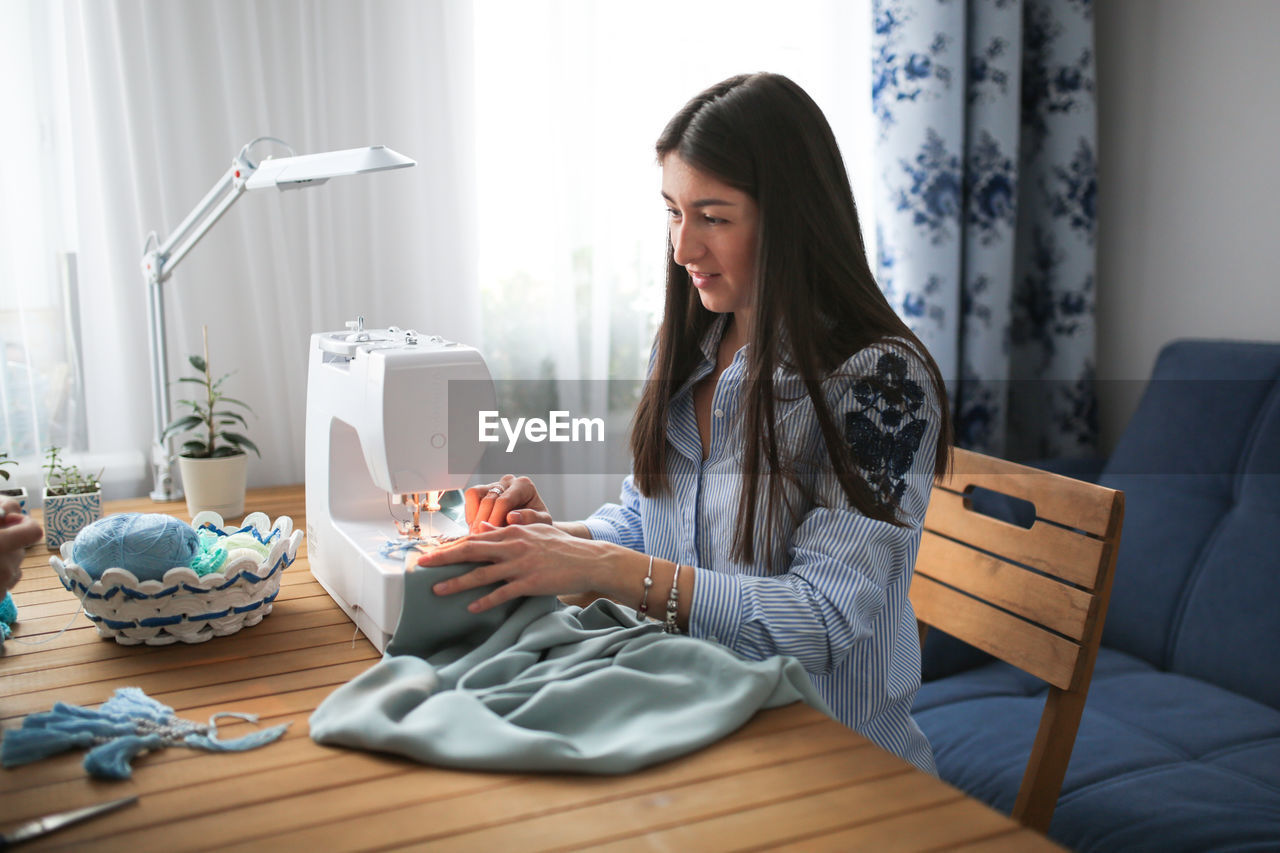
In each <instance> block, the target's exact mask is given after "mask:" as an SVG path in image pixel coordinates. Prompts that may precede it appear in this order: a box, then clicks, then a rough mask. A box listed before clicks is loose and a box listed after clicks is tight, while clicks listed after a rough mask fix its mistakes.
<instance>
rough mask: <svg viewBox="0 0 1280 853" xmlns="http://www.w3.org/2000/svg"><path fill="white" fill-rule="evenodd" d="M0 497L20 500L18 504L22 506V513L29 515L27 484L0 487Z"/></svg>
mask: <svg viewBox="0 0 1280 853" xmlns="http://www.w3.org/2000/svg"><path fill="white" fill-rule="evenodd" d="M0 498H10V499H11V500H15V501H17V502H18V506H20V507H22V514H23V515H27V514H28V513H27V489H26V486H23V487H21V488H17V489H0Z"/></svg>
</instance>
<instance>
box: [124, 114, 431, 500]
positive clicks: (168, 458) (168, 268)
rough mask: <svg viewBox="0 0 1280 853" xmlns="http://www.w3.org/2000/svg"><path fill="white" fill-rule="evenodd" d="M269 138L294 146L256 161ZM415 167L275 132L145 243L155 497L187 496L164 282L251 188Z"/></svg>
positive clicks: (387, 155) (389, 154)
mask: <svg viewBox="0 0 1280 853" xmlns="http://www.w3.org/2000/svg"><path fill="white" fill-rule="evenodd" d="M268 141H269V142H276V143H279V144H280V145H283V146H284V147H285V148H288V149H289V156H288V157H281V158H279V159H274V158H271V157H268V158H267V159H265V160H262V161H259V162H258V163H254V162H253V161H252V160H250V159H249V149H251V148H252V147H253V146H254V145H257V144H258V143H259V142H268ZM413 165H415V162H414V161H413V160H411V159H410V158H408V157H405V156H404V155H403V154H399V153H397V152H395V151H392V150H391V149H390V148H387V147H386V146H383V145H373V146H370V147H368V148H350V149H347V150H344V151H327V152H325V153H323V154H304V155H302V156H298V155H296V154H294V151H293V149H292V148H289V145H288V144H287V143H285V142H282V141H281V140H279V139H276V138H274V137H271V136H262V137H259V138H257V139H255V140H253V141H252V142H250V143H248V144H246V145H245V146H244V147H243V148H241V149H240V153H239V154H237V155H236V156H235V158H234V159H233V160H232V161H231V166H230V168H228V169H227V171H226V174H224V175H223V176H222V178H221V179H220V180H219V181H218V182H217V183H216V184H214V186H213V189H211V190H209V192H208V193H207V194H206V195H205V197H204V198H202V199H201V200H200V203H199V204H197V205H196V207H195V209H194V210H192V211H191V212H190V213H189V214H187V218H186V219H184V220H182V224H181V225H179V226H178V228H177V230H175V231H174V232H173V234H172V235H170V236H169V238H168V239H167V240H165V241H164V242H163V243H157V238H156V234H155V232H154V231H153V232H151V234H149V235H148V236H147V239H146V242H145V243H144V244H143V246H142V275H143V278H144V279H146V281H147V283H148V284H149V285H150V287H149V288H148V291H147V293H148V296H147V326H148V330H149V332H150V343H151V345H150V350H151V399H152V403H153V405H154V411H153V415H154V420H155V424H154V427H155V432H154V436H153V438H152V442H151V467H152V472H153V474H154V478H155V479H154V484H153V488H152V491H151V499H152V500H155V501H171V500H177V499H178V498H180V497H182V492H181V491H179V490H177V489H176V488H175V487H174V485H173V471H172V464H173V455H172V454H171V453H170V451H169V447H168V443H167V442H166V441H165V440H164V438H163V437H162V436H163V434H164V428H165V425H166V424H168V422H169V367H168V362H167V359H166V353H165V329H164V290H163V285H164V282H165V280H166V279H168V278H169V276H171V275H172V274H173V270H174V268H175V267H177V266H178V264H179V263H181V262H182V259H183V258H185V257H186V256H187V253H188V252H190V251H191V249H192V248H193V247H194V246H195V244H196V243H198V242H200V238H201V237H203V236H204V235H205V234H206V233H207V232H208V231H209V229H210V228H212V227H213V226H214V223H216V222H217V221H218V220H219V219H220V218H222V214H224V213H226V212H227V208H229V207H231V205H233V204H235V202H236V199H238V198H240V196H241V195H243V194H244V192H245V190H260V189H267V188H270V187H275V188H276V189H278V190H295V189H301V188H303V187H315V186H319V185H320V184H323V183H324V182H325V181H327V180H329V179H330V178H337V177H341V176H343V175H358V174H361V173H363V172H381V171H385V170H387V169H402V168H404V167H405V166H413Z"/></svg>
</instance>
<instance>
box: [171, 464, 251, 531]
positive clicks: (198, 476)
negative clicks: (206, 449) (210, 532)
mask: <svg viewBox="0 0 1280 853" xmlns="http://www.w3.org/2000/svg"><path fill="white" fill-rule="evenodd" d="M178 470H179V471H180V472H181V473H182V488H183V491H185V492H186V493H187V512H189V513H191V516H192V517H193V518H194V517H195V514H196V513H198V512H200V511H202V510H209V511H210V512H216V513H217V514H218V515H220V516H222V517H223V518H226V519H232V518H239V517H240V516H242V515H244V489H245V482H246V478H247V477H248V472H249V457H248V455H247V454H244V453H237V454H236V455H235V456H215V457H211V458H209V459H192V458H191V457H189V456H179V457H178Z"/></svg>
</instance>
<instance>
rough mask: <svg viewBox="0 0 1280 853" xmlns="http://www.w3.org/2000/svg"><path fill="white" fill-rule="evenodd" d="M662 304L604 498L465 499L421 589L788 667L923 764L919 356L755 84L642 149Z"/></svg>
mask: <svg viewBox="0 0 1280 853" xmlns="http://www.w3.org/2000/svg"><path fill="white" fill-rule="evenodd" d="M657 153H658V159H659V162H660V163H661V165H662V195H663V198H664V199H665V201H666V204H667V207H668V211H669V215H670V228H669V242H668V270H667V292H666V309H665V312H664V316H663V321H662V325H661V328H660V329H659V332H658V336H657V341H656V345H655V349H654V353H653V356H652V361H651V367H650V373H649V378H648V381H647V382H646V385H645V390H644V393H643V396H642V399H641V401H640V404H639V406H638V409H637V412H636V419H635V424H634V428H633V432H632V438H631V445H632V453H633V473H632V475H631V476H629V477H627V478H626V480H625V481H624V483H623V487H622V498H621V503H620V504H608V505H606V506H604V507H601V508H600V509H599V510H597V511H596V512H595V513H594V514H593V515H592V516H591V517H590V518H588V519H586V521H583V522H568V523H566V522H556V523H554V524H553V523H552V518H551V515H550V513H549V512H548V510H547V507H546V506H545V504H544V503H543V502H542V500H541V498H540V497H539V496H538V492H537V489H536V487H535V486H534V484H533V483H532V482H531V481H530V480H529V479H527V478H523V477H519V478H517V477H512V476H510V475H508V476H506V477H503V478H502V480H501V481H500V482H498V483H495V484H492V485H489V486H482V487H477V488H473V489H470V490H468V492H467V494H466V512H467V519H468V521H469V523H470V524H471V526H472V530H473V534H472V535H471V536H469V537H467V538H465V539H463V540H460V541H459V542H457V543H454V544H452V545H449V546H446V547H444V548H441V549H439V550H437V551H436V552H435V553H433V554H431V555H428V556H426V557H423V558H422V559H421V560H420V564H421V565H427V566H429V565H444V564H448V563H454V562H463V561H473V560H474V561H477V562H483V563H487V564H488V565H484V566H481V567H480V568H477V569H475V570H474V571H472V572H470V573H468V574H466V575H463V576H461V577H459V578H456V579H454V580H451V581H446V582H443V583H440V584H438V585H437V586H436V588H435V590H436V592H437V594H441V595H451V594H455V593H458V592H461V591H463V590H468V589H473V588H475V587H477V586H482V585H488V584H493V583H500V582H501V585H500V586H498V587H497V588H496V589H495V590H494V591H492V592H490V593H489V594H487V595H485V596H483V597H481V598H480V599H479V600H478V601H476V602H475V603H473V604H472V605H471V608H472V610H474V611H477V612H478V611H481V610H484V609H487V608H489V607H492V606H494V605H496V604H498V603H501V602H503V601H506V600H508V599H511V598H514V597H516V596H522V595H539V594H557V595H566V594H576V593H586V592H591V593H592V594H594V595H601V596H606V597H608V598H611V599H614V600H616V601H618V602H621V603H624V604H627V605H629V606H632V607H636V608H637V610H638V611H640V612H646V611H648V612H649V613H653V614H654V615H656V616H657V617H658V618H659V619H661V618H663V617H664V616H665V617H666V622H667V628H668V630H673V631H679V632H684V633H688V634H690V635H692V636H694V637H700V638H706V639H709V640H713V641H716V642H720V643H722V644H724V645H726V646H728V647H729V648H731V649H733V650H735V651H736V652H738V653H739V654H741V655H743V656H744V657H747V658H754V659H759V658H764V657H767V656H769V655H773V654H785V655H792V656H794V657H796V658H798V659H799V660H800V662H801V663H802V664H803V665H804V667H805V669H806V670H807V671H808V673H809V675H810V678H811V679H812V681H813V682H814V684H815V685H816V686H817V688H818V690H819V692H821V694H822V696H823V698H824V699H826V701H827V703H828V704H829V705H830V707H831V708H832V709H833V711H834V712H835V713H836V715H837V716H838V717H839V719H840V720H842V721H843V722H844V723H845V724H846V725H849V726H851V727H853V728H855V729H857V730H858V731H860V732H862V733H863V734H864V735H866V736H867V737H869V738H871V739H872V740H873V741H875V742H876V743H878V744H880V745H881V746H883V747H885V748H886V749H889V750H891V751H893V752H896V753H897V754H899V755H901V756H903V757H904V758H906V759H907V760H909V761H911V762H913V763H914V764H916V765H917V766H918V767H921V768H922V769H925V770H927V771H930V772H932V771H933V757H932V752H931V751H930V748H929V744H928V741H927V740H926V739H925V737H924V735H923V734H922V733H921V732H920V730H919V728H918V727H917V726H916V724H915V722H914V721H913V720H912V719H911V716H910V708H911V702H912V699H913V698H914V696H915V692H916V689H917V688H918V686H919V681H920V656H919V641H918V635H917V632H916V626H915V620H914V617H913V614H912V610H911V606H910V603H909V601H908V599H907V589H908V586H909V585H910V579H911V569H912V565H913V564H914V562H915V555H916V552H917V549H918V546H919V542H920V530H921V525H922V523H923V519H924V513H925V508H926V506H927V503H928V498H929V492H930V488H931V486H932V482H933V480H934V479H935V477H938V476H941V475H942V474H943V473H944V472H945V469H946V465H947V460H948V458H949V454H948V448H949V447H950V430H949V428H948V420H949V419H948V417H947V411H946V395H945V391H944V387H943V384H942V379H941V375H940V374H939V372H938V368H937V366H936V364H935V363H934V362H933V360H932V358H931V357H930V356H929V354H928V353H927V352H926V350H925V348H924V346H923V345H922V344H921V343H920V341H919V339H917V338H916V336H915V335H913V334H912V333H911V332H910V330H909V329H908V328H907V327H906V325H905V324H904V323H903V322H902V321H901V320H900V319H899V318H898V317H897V315H895V314H894V312H893V310H892V309H891V308H890V307H889V305H888V303H887V302H886V301H885V299H884V296H883V295H882V294H881V292H880V290H879V288H878V287H877V285H876V283H875V280H874V277H873V276H872V273H871V270H870V268H869V267H868V265H867V261H866V253H865V249H864V245H863V241H862V234H861V229H860V226H859V223H858V216H857V212H856V209H855V207H854V202H853V195H852V192H851V190H850V186H849V179H848V176H847V174H846V172H845V169H844V164H843V161H842V160H841V157H840V152H839V149H838V147H837V145H836V141H835V137H834V135H833V134H832V132H831V129H830V127H829V126H828V124H827V122H826V119H825V118H824V117H823V115H822V112H821V111H820V110H819V109H818V107H817V105H816V104H815V103H814V102H813V101H812V100H811V99H810V98H809V97H808V95H807V94H805V92H804V91H803V90H801V89H800V87H798V86H797V85H795V83H793V82H791V81H790V80H788V79H787V78H785V77H781V76H778V75H773V74H752V75H744V76H739V77H733V78H730V79H729V80H725V81H724V82H722V83H720V84H717V85H716V86H713V87H711V88H710V89H708V90H706V91H705V92H703V93H702V94H700V95H698V96H697V97H695V98H694V99H693V100H692V101H690V102H689V103H688V104H687V105H686V106H685V107H684V109H682V110H681V111H680V112H679V113H678V114H676V116H675V117H674V118H673V119H672V120H671V122H670V123H669V124H668V125H667V127H666V129H665V130H664V131H663V133H662V136H661V138H660V139H659V140H658V144H657Z"/></svg>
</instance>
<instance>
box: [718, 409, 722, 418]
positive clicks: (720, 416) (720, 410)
mask: <svg viewBox="0 0 1280 853" xmlns="http://www.w3.org/2000/svg"><path fill="white" fill-rule="evenodd" d="M716 417H717V418H723V417H724V409H716Z"/></svg>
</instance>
